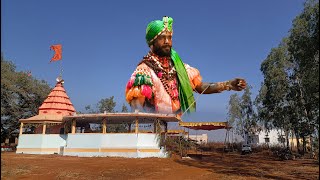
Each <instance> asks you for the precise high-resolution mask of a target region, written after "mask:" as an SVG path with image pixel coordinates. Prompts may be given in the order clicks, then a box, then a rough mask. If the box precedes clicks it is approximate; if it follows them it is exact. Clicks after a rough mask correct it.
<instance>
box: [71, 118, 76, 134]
mask: <svg viewBox="0 0 320 180" xmlns="http://www.w3.org/2000/svg"><path fill="white" fill-rule="evenodd" d="M74 133H76V120H75V119H72V124H71V134H74Z"/></svg>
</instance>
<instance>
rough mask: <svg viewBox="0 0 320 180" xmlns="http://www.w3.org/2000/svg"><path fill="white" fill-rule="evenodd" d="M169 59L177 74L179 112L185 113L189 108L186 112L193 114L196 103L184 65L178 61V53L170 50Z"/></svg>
mask: <svg viewBox="0 0 320 180" xmlns="http://www.w3.org/2000/svg"><path fill="white" fill-rule="evenodd" d="M171 59H172V61H173V64H174V68H175V69H176V71H177V74H178V82H179V100H180V104H181V110H182V111H183V112H185V111H186V110H187V109H188V108H189V106H190V108H189V109H188V111H187V112H188V113H189V112H195V111H196V103H195V102H194V101H195V100H194V97H193V90H192V88H191V85H190V80H189V76H188V73H187V70H186V68H185V67H184V64H183V62H182V60H181V59H180V57H179V55H178V53H177V52H176V51H175V50H173V49H171ZM193 102H194V103H193Z"/></svg>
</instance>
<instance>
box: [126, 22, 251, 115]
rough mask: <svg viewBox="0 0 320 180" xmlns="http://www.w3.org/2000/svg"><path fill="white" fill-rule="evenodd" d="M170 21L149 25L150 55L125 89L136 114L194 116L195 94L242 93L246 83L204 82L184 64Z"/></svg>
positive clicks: (127, 99)
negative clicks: (138, 111)
mask: <svg viewBox="0 0 320 180" xmlns="http://www.w3.org/2000/svg"><path fill="white" fill-rule="evenodd" d="M172 23H173V19H172V18H171V17H167V16H164V17H163V19H162V20H155V21H152V22H150V23H149V24H148V26H147V29H146V42H147V44H148V46H149V47H150V51H149V52H148V54H147V55H145V56H144V57H143V59H142V60H141V62H140V63H139V64H138V66H137V68H136V69H135V71H134V72H133V74H132V75H131V77H130V79H129V81H128V83H127V86H126V91H125V93H126V101H127V102H128V103H129V104H130V106H131V107H132V109H133V110H140V111H143V112H152V113H165V114H171V113H175V114H182V113H184V112H188V113H189V112H194V111H195V110H196V103H195V98H194V95H193V92H197V93H200V94H212V93H220V92H222V91H225V90H228V91H230V90H234V91H241V90H243V89H244V88H245V87H246V81H245V80H244V79H242V78H235V79H232V80H229V81H224V82H215V83H212V82H210V83H209V82H202V77H201V75H200V72H199V71H198V70H197V69H196V68H194V67H192V66H190V65H188V64H186V63H184V62H183V61H182V60H181V58H180V56H179V54H178V53H177V52H176V51H175V50H174V49H173V48H172V34H173V29H172Z"/></svg>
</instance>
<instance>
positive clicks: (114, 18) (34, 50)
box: [1, 0, 304, 141]
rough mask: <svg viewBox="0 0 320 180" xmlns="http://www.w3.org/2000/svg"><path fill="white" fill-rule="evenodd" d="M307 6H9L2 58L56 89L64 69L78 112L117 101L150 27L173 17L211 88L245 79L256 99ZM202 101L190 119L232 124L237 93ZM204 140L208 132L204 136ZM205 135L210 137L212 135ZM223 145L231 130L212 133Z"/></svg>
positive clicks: (7, 2)
mask: <svg viewBox="0 0 320 180" xmlns="http://www.w3.org/2000/svg"><path fill="white" fill-rule="evenodd" d="M303 3H304V1H303V0H265V1H256V0H242V1H237V0H225V1H212V0H199V1H182V0H177V1H166V0H163V1H150V0H136V1H129V0H128V1H124V0H115V1H111V0H110V1H105V0H94V1H89V0H68V1H64V0H55V1H49V0H41V1H39V0H28V1H19V0H2V1H1V52H2V53H3V55H4V57H5V59H7V60H10V61H12V62H13V63H14V64H15V65H16V66H17V70H18V71H31V73H32V75H33V76H34V77H36V78H37V79H41V80H45V81H47V82H48V84H49V85H50V87H54V85H55V83H56V81H55V79H56V78H57V77H58V76H59V74H60V70H61V69H62V76H63V79H64V80H65V84H64V87H65V89H66V91H67V94H68V96H69V97H70V99H71V101H72V103H73V105H74V107H75V109H76V110H77V111H84V107H85V106H86V105H91V106H93V105H95V104H96V103H97V102H98V101H99V100H100V99H102V98H108V97H111V96H114V100H115V101H116V103H117V106H116V110H118V111H121V107H122V105H123V104H126V105H127V106H128V104H127V103H126V101H125V86H126V83H127V81H128V79H129V77H130V76H131V74H132V73H133V71H134V70H135V67H136V66H137V64H138V63H139V62H140V60H141V59H142V57H143V56H144V55H146V54H147V52H148V51H149V48H148V46H147V44H146V41H145V31H146V27H147V24H148V23H149V22H151V21H153V20H162V17H163V16H170V17H172V18H173V20H174V22H173V31H174V32H173V48H174V49H175V50H176V51H177V52H178V53H179V55H180V57H181V59H182V60H183V61H184V62H185V63H187V64H189V65H191V66H193V67H195V68H197V69H198V70H199V71H200V73H201V76H202V78H203V81H204V82H219V81H226V80H230V79H233V78H235V77H241V78H244V79H245V80H246V81H247V83H248V84H249V85H250V86H252V90H251V92H252V99H254V98H255V97H256V95H257V94H258V92H259V89H260V85H261V83H262V81H263V75H262V73H261V71H260V65H261V63H262V61H263V60H264V59H266V57H267V56H268V54H269V52H270V51H271V49H272V48H274V47H277V46H278V44H279V43H280V41H281V39H282V38H284V37H285V36H287V35H288V32H289V30H290V28H291V27H292V21H293V20H294V18H295V17H296V16H297V15H299V14H300V13H301V12H302V10H303ZM54 44H62V48H63V53H62V60H61V61H57V62H51V63H50V62H49V61H50V59H51V58H52V56H53V55H54V52H53V51H51V50H50V46H51V45H54ZM234 93H236V94H238V95H239V96H241V95H242V94H243V92H235V91H227V92H223V93H219V94H210V95H199V94H195V99H196V100H197V112H196V113H195V114H194V115H193V116H192V118H186V119H183V120H185V121H214V122H219V121H226V119H227V112H228V110H227V105H228V101H229V98H230V95H232V94H234ZM197 133H198V134H199V133H200V134H201V133H202V131H199V132H197ZM205 133H208V132H207V131H205ZM209 135H210V136H209V140H214V141H219V140H222V139H223V137H224V136H225V131H222V130H219V131H214V132H213V131H210V132H209Z"/></svg>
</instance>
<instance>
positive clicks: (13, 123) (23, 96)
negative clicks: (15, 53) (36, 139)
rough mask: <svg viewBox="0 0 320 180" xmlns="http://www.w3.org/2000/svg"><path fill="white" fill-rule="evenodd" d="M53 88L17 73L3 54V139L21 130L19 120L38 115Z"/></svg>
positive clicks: (27, 74) (28, 75) (26, 74)
mask: <svg viewBox="0 0 320 180" xmlns="http://www.w3.org/2000/svg"><path fill="white" fill-rule="evenodd" d="M50 90H51V88H50V87H49V85H48V84H47V82H45V81H44V80H37V79H35V78H34V77H32V76H31V75H30V74H29V73H26V72H22V71H21V72H17V71H16V67H15V65H14V64H13V63H12V62H11V61H7V60H5V59H4V57H3V55H2V54H1V125H2V126H1V139H2V140H3V139H4V138H8V137H10V136H11V135H12V134H13V133H14V132H17V130H18V129H19V119H25V118H29V117H31V116H34V115H36V114H37V113H38V108H39V107H40V105H41V104H42V103H43V101H44V99H45V98H46V97H47V95H48V94H49V92H50Z"/></svg>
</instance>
